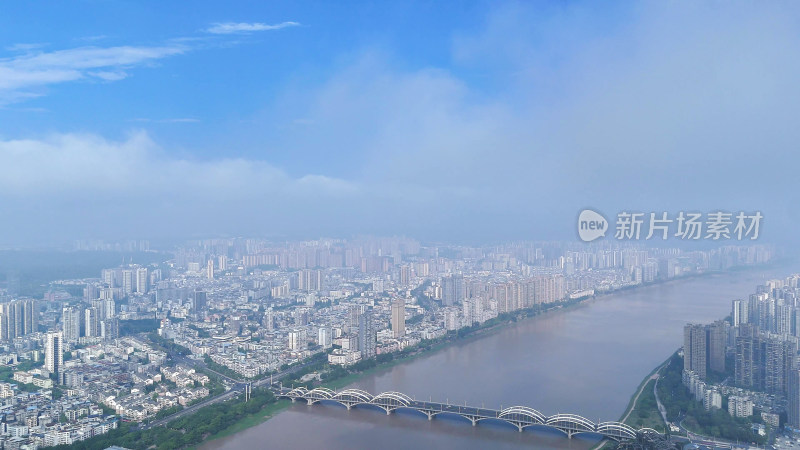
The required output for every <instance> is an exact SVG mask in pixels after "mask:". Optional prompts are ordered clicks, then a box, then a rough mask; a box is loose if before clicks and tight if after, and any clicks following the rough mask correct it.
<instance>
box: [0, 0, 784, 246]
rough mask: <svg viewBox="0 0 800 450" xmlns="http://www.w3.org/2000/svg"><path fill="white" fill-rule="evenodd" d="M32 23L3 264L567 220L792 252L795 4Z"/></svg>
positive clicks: (446, 233)
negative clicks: (704, 215) (758, 233)
mask: <svg viewBox="0 0 800 450" xmlns="http://www.w3.org/2000/svg"><path fill="white" fill-rule="evenodd" d="M41 9H42V8H41V7H40V6H39V7H37V6H35V5H31V4H6V5H3V6H2V7H0V217H2V220H0V236H2V237H1V238H0V245H17V244H19V245H30V244H35V243H39V242H53V243H57V242H62V241H68V240H72V239H81V238H119V237H136V238H158V237H179V236H198V235H203V236H209V235H218V234H225V235H262V236H263V235H276V236H288V237H316V236H322V235H325V236H352V235H357V234H383V235H389V234H402V235H409V236H414V237H418V238H420V239H433V240H471V241H476V240H483V241H497V240H502V239H574V236H575V229H574V225H575V218H576V215H577V213H578V212H579V211H580V210H581V209H582V208H585V207H592V208H595V209H597V210H598V211H602V212H604V213H606V214H607V216H609V218H610V216H613V214H615V213H616V212H618V211H621V210H631V209H637V210H641V211H647V212H649V211H662V210H666V211H673V212H676V211H679V210H699V211H703V212H708V211H711V210H716V209H727V210H731V211H739V210H745V211H756V210H758V211H761V212H762V213H763V214H764V225H763V233H764V234H763V239H765V240H767V241H772V242H782V243H788V244H793V243H794V240H795V237H794V235H793V234H792V232H793V225H794V224H795V223H796V222H797V220H798V219H800V217H798V214H797V212H796V209H795V208H794V206H795V205H796V204H797V200H798V198H797V194H796V189H795V188H794V187H793V183H792V181H793V180H794V178H795V172H796V170H795V167H796V166H797V164H798V162H800V157H798V156H797V152H796V147H797V142H800V139H799V138H800V129H798V127H797V126H796V125H795V121H796V117H797V112H798V111H797V109H798V106H797V105H800V85H798V83H797V80H798V79H800V59H798V58H797V55H796V53H797V50H796V49H798V48H800V33H799V31H800V21H799V19H800V6H798V5H797V4H794V3H789V2H786V3H778V2H776V3H760V4H749V3H744V2H741V3H732V4H726V5H725V8H724V9H720V8H717V7H715V6H714V5H710V4H703V5H698V4H694V3H690V2H674V3H669V4H662V3H655V2H652V3H617V4H613V5H608V4H603V5H597V4H592V3H590V2H571V3H569V4H567V5H554V4H546V3H535V4H532V3H531V4H529V3H514V2H507V3H494V2H474V3H470V4H468V5H466V6H464V8H463V9H462V10H461V11H460V12H459V13H457V14H453V12H452V8H445V7H444V6H442V5H438V4H436V3H425V2H414V3H406V4H398V5H384V4H374V5H365V6H363V7H361V8H357V9H356V10H354V9H353V8H350V7H348V6H347V5H340V4H328V3H312V4H309V3H305V4H303V5H299V4H298V5H295V4H289V3H286V4H278V5H250V4H245V3H238V2H237V3H233V4H231V7H230V8H229V9H228V10H227V11H226V12H225V13H224V14H221V13H220V11H219V10H218V8H215V7H214V4H213V3H210V2H205V3H200V4H198V6H196V7H194V6H193V7H192V9H191V10H184V9H182V8H180V7H179V6H176V5H164V4H162V3H157V2H151V3H141V4H139V3H137V4H134V3H126V2H115V3H102V4H95V3H90V2H86V3H84V4H83V6H82V7H80V8H76V7H75V6H73V5H62V4H52V5H48V6H47V8H46V10H45V11H41ZM33 17H36V20H35V21H34V20H32V19H31V18H33ZM56 25H58V26H56Z"/></svg>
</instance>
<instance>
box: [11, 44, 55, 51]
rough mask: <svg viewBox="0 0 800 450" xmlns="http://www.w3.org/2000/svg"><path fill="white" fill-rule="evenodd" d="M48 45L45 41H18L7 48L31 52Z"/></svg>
mask: <svg viewBox="0 0 800 450" xmlns="http://www.w3.org/2000/svg"><path fill="white" fill-rule="evenodd" d="M46 45H47V44H44V43H18V44H13V45H9V46H8V47H6V50H8V51H10V52H30V51H31V50H36V49H40V48H42V47H45V46H46Z"/></svg>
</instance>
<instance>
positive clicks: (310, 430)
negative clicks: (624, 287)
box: [201, 267, 797, 450]
mask: <svg viewBox="0 0 800 450" xmlns="http://www.w3.org/2000/svg"><path fill="white" fill-rule="evenodd" d="M796 269H797V268H796V267H775V268H769V269H754V270H750V271H746V272H734V273H728V274H720V275H711V276H706V277H701V278H695V279H689V280H679V281H673V282H670V283H665V284H659V285H654V286H648V287H643V288H639V289H634V290H629V291H624V292H620V293H616V294H611V295H607V296H604V297H599V298H597V299H595V300H592V301H589V302H586V303H584V304H582V305H580V306H577V307H574V308H570V309H567V310H559V311H555V312H551V313H547V314H543V315H541V316H538V317H534V318H531V319H528V320H525V321H521V322H518V323H516V324H514V325H511V326H508V327H506V328H503V329H501V330H499V331H497V332H495V333H492V334H489V335H486V336H482V337H479V338H476V339H475V340H471V341H465V342H461V343H458V344H455V345H452V346H450V347H447V348H445V349H443V350H440V351H438V352H436V353H432V354H429V355H427V356H423V357H420V358H417V359H414V360H411V361H409V362H407V363H404V364H398V365H396V366H393V367H391V368H387V369H386V370H384V371H380V372H377V373H375V374H372V375H369V376H365V377H364V378H362V379H360V380H359V381H357V382H355V383H353V384H352V385H350V386H349V387H355V388H360V389H363V390H365V391H368V392H371V393H373V394H375V393H380V392H383V391H400V392H404V393H406V394H408V395H410V396H412V397H414V398H417V399H432V400H434V401H440V402H445V401H449V402H451V403H453V404H459V403H460V404H462V405H463V404H464V402H465V401H466V402H467V404H469V405H471V406H481V405H484V406H486V407H491V408H498V409H499V408H500V407H501V406H502V407H508V406H513V405H523V406H529V407H532V408H534V409H537V410H539V411H541V412H542V413H544V414H545V415H552V414H556V413H574V414H580V415H582V416H584V417H586V418H588V419H590V420H592V421H598V420H599V421H607V420H618V419H619V417H620V415H621V414H622V413H623V411H624V410H625V407H626V406H627V404H628V401H629V400H630V398H631V395H632V394H633V393H634V391H635V390H636V387H637V386H638V385H639V383H640V382H641V381H642V379H643V378H644V377H645V375H647V374H648V373H649V372H650V371H652V370H653V369H654V368H655V367H656V366H657V365H658V364H659V363H661V362H662V361H664V360H665V359H666V358H667V357H668V356H669V355H670V354H671V353H672V352H674V351H675V350H676V349H677V348H678V347H680V346H681V345H682V342H683V325H684V324H685V323H687V322H690V321H691V322H711V321H713V320H717V319H720V318H723V317H725V316H727V315H728V314H729V313H730V306H731V300H733V299H734V298H747V296H748V295H749V294H750V293H751V292H753V291H754V290H755V286H756V285H757V284H761V283H763V282H764V281H765V280H767V279H770V278H783V277H785V276H788V275H789V274H790V273H792V272H796V271H797V270H796ZM596 442H597V438H596V437H591V436H584V437H582V436H581V435H578V436H576V437H573V438H572V439H567V438H566V437H565V436H564V435H563V434H561V433H559V432H557V431H548V430H545V429H535V430H530V429H527V430H526V431H524V432H522V433H520V432H518V431H517V430H516V428H514V427H512V426H509V425H503V424H499V423H479V424H478V426H476V427H473V426H472V425H471V424H470V423H469V422H468V421H467V420H465V419H461V418H456V417H436V418H434V419H433V420H432V421H428V419H427V418H426V417H425V416H424V415H422V414H419V413H415V412H409V411H399V412H395V413H393V414H392V415H386V414H385V413H384V412H383V411H381V410H378V409H373V408H370V407H367V408H358V407H356V408H353V409H351V410H349V411H348V410H346V409H345V408H344V407H343V406H339V405H335V404H321V405H320V404H317V405H314V406H307V405H306V404H305V403H304V402H302V403H301V402H298V403H296V404H293V405H292V406H291V407H290V408H288V409H286V410H285V411H283V412H281V413H279V414H278V415H276V416H275V417H273V418H271V419H270V420H268V421H266V422H264V423H262V424H259V425H257V426H255V427H252V428H249V429H247V430H244V431H242V432H240V433H237V434H234V435H232V436H229V437H226V438H222V439H218V440H214V441H209V442H206V443H205V444H204V445H203V446H202V447H201V448H202V449H204V450H211V449H242V448H245V449H257V448H280V449H285V448H299V449H315V448H320V449H322V448H324V449H370V450H371V449H381V450H387V449H403V450H406V449H409V448H418V449H427V448H458V449H485V448H497V449H517V448H551V449H561V448H570V449H588V448H591V447H592V446H593V445H594V444H595V443H596Z"/></svg>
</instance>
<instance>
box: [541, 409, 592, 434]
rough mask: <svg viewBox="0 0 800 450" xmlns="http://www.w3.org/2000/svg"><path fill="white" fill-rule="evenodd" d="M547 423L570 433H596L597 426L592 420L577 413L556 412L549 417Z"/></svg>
mask: <svg viewBox="0 0 800 450" xmlns="http://www.w3.org/2000/svg"><path fill="white" fill-rule="evenodd" d="M546 425H550V426H552V427H555V428H558V429H560V430H563V431H565V432H566V433H567V434H568V435H570V436H571V435H572V434H575V433H595V432H596V429H595V428H596V427H595V424H594V422H592V421H591V420H589V419H587V418H585V417H582V416H579V415H577V414H556V415H553V416H550V417H548V418H547V421H546Z"/></svg>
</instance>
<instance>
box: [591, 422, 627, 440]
mask: <svg viewBox="0 0 800 450" xmlns="http://www.w3.org/2000/svg"><path fill="white" fill-rule="evenodd" d="M597 432H598V433H600V434H602V435H603V436H605V437H608V438H610V439H616V440H618V441H619V440H621V439H635V438H636V430H634V429H633V427H631V426H630V425H626V424H624V423H622V422H602V423H598V424H597Z"/></svg>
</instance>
